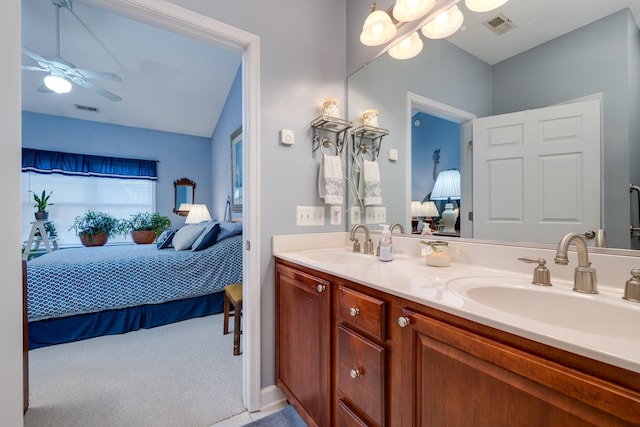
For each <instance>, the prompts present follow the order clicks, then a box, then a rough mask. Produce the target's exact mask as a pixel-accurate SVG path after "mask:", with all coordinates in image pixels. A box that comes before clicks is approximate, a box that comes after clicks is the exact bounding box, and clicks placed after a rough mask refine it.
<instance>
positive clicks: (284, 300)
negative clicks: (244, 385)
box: [275, 264, 331, 426]
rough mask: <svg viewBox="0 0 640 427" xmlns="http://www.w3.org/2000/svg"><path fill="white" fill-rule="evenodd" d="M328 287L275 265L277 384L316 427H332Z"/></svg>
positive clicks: (302, 414)
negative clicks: (330, 426)
mask: <svg viewBox="0 0 640 427" xmlns="http://www.w3.org/2000/svg"><path fill="white" fill-rule="evenodd" d="M329 286H330V284H329V282H327V281H325V280H322V279H319V278H317V277H314V276H311V275H309V274H306V273H304V272H301V271H298V270H295V269H292V268H290V267H286V266H283V265H280V264H276V283H275V287H276V288H275V291H276V384H277V385H278V386H279V387H280V389H281V390H282V391H283V392H284V394H285V395H286V396H287V398H288V399H289V401H290V402H291V403H292V404H293V405H294V407H295V408H296V410H298V412H299V413H300V415H301V416H302V417H303V418H304V420H305V422H306V423H307V424H308V425H311V426H328V425H329V424H330V420H331V413H330V411H331V410H330V377H329V368H330V339H331V334H330V331H331V324H330V321H331V316H330V314H331V313H330V309H331V305H330V302H331V298H330V295H329Z"/></svg>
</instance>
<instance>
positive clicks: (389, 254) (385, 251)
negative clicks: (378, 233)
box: [380, 224, 393, 261]
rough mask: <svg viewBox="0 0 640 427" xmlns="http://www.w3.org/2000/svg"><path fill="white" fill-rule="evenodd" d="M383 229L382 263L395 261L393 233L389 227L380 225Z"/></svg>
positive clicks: (381, 242)
mask: <svg viewBox="0 0 640 427" xmlns="http://www.w3.org/2000/svg"><path fill="white" fill-rule="evenodd" d="M380 226H381V227H382V237H381V238H380V261H392V260H393V243H392V242H391V231H390V230H389V225H387V224H380Z"/></svg>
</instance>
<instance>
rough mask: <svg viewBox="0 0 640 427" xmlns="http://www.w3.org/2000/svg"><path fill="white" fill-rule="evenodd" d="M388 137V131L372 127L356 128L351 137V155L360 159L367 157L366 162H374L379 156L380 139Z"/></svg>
mask: <svg viewBox="0 0 640 427" xmlns="http://www.w3.org/2000/svg"><path fill="white" fill-rule="evenodd" d="M387 135H389V130H387V129H382V128H378V127H373V126H367V125H362V126H359V127H357V128H356V129H355V130H354V131H353V133H352V135H351V138H352V143H353V146H352V148H353V154H354V156H355V155H358V156H360V157H363V158H364V157H365V156H369V157H370V158H369V159H368V160H371V161H374V160H376V159H377V158H378V155H379V154H380V147H381V146H382V138H384V137H385V136H387Z"/></svg>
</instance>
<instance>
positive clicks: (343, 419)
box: [337, 400, 369, 427]
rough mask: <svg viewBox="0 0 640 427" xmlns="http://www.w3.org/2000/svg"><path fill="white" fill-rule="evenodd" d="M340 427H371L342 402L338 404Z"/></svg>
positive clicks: (338, 423) (338, 424)
mask: <svg viewBox="0 0 640 427" xmlns="http://www.w3.org/2000/svg"><path fill="white" fill-rule="evenodd" d="M337 426H338V427H369V426H368V425H367V423H366V422H364V421H363V420H362V419H361V418H360V417H359V416H358V415H357V414H356V413H354V412H353V411H352V410H351V408H349V407H348V406H347V404H346V403H344V402H343V401H342V400H340V401H339V402H338V422H337Z"/></svg>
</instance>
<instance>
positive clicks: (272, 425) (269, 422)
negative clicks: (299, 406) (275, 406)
mask: <svg viewBox="0 0 640 427" xmlns="http://www.w3.org/2000/svg"><path fill="white" fill-rule="evenodd" d="M248 426H250V427H307V425H306V424H305V422H304V421H303V420H302V418H300V415H299V414H298V412H296V410H295V409H293V406H291V405H289V406H287V407H286V408H284V409H281V410H279V411H278V412H274V413H273V414H271V415H268V416H266V417H264V418H260V419H259V420H256V421H253V422H251V423H249V424H245V427H248Z"/></svg>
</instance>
